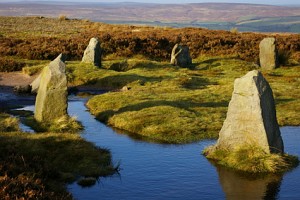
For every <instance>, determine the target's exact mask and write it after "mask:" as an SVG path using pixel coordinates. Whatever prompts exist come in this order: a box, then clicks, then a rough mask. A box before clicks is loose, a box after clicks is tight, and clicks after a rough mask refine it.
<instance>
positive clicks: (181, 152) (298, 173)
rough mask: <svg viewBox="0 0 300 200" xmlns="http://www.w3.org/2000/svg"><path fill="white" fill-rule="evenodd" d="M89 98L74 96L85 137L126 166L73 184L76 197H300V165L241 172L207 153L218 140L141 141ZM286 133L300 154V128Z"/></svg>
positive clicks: (288, 147)
mask: <svg viewBox="0 0 300 200" xmlns="http://www.w3.org/2000/svg"><path fill="white" fill-rule="evenodd" d="M84 103H85V99H82V98H75V99H74V97H73V98H72V99H71V100H70V101H69V110H68V112H69V114H70V115H72V116H77V118H78V120H79V121H81V122H82V124H83V125H84V126H85V130H84V131H83V133H82V137H83V138H85V139H86V140H88V141H91V142H93V143H94V144H96V145H97V146H100V147H104V148H107V149H109V150H110V151H111V153H112V158H113V160H114V163H115V164H117V163H120V168H121V170H120V174H117V175H114V176H112V177H106V178H100V180H99V182H98V183H97V184H96V185H95V186H92V187H89V188H81V187H80V186H79V185H77V184H76V183H74V184H71V185H69V186H68V190H69V191H70V192H71V193H72V194H73V196H74V198H75V199H78V200H94V199H109V200H119V199H122V200H125V199H128V200H135V199H136V200H148V199H153V200H154V199H155V200H159V199H163V200H166V199H172V200H173V199H187V200H190V199H225V198H227V199H300V187H299V184H298V183H299V179H300V167H298V168H296V169H294V170H293V171H291V172H288V173H286V174H284V175H283V176H279V177H278V176H269V177H265V178H261V179H256V180H253V177H252V178H245V177H241V176H239V175H238V174H236V173H233V172H231V171H228V170H226V169H224V168H220V167H215V166H214V165H212V164H211V163H210V162H209V161H208V160H207V159H206V158H205V157H204V156H202V155H201V151H202V150H203V149H204V148H205V147H206V146H208V145H210V144H213V143H214V142H215V141H213V140H208V141H201V142H197V143H193V144H185V145H170V144H155V143H149V142H145V141H140V140H136V139H133V138H131V137H129V136H127V135H125V134H120V133H117V132H116V131H114V130H113V129H112V128H110V127H108V126H106V125H104V124H102V123H100V122H99V121H97V120H95V119H94V116H92V115H91V114H90V113H89V112H88V111H87V108H86V107H85V106H84ZM25 109H29V110H32V109H33V106H28V107H26V108H25ZM281 133H282V137H283V140H284V145H285V151H286V152H287V153H289V154H293V155H297V156H300V145H299V141H300V127H283V128H281Z"/></svg>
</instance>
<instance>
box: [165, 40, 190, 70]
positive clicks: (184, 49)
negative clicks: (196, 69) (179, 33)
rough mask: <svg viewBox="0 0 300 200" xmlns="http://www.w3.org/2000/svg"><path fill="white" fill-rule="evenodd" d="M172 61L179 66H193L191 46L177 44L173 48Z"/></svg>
mask: <svg viewBox="0 0 300 200" xmlns="http://www.w3.org/2000/svg"><path fill="white" fill-rule="evenodd" d="M170 63H171V64H172V65H175V66H179V67H185V68H192V58H191V56H190V51H189V47H188V46H186V45H179V44H176V45H175V46H174V47H173V49H172V54H171V62H170Z"/></svg>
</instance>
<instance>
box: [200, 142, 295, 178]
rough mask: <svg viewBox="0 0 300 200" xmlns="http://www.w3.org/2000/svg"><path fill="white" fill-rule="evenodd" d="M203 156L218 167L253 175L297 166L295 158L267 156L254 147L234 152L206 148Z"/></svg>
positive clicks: (244, 147) (248, 146) (240, 148)
mask: <svg viewBox="0 0 300 200" xmlns="http://www.w3.org/2000/svg"><path fill="white" fill-rule="evenodd" d="M203 154H204V155H205V156H206V157H207V158H208V159H212V160H214V161H215V162H216V163H217V164H219V165H222V166H225V167H228V168H232V169H234V170H237V171H241V172H246V173H254V174H259V173H260V174H263V173H283V172H286V171H289V170H291V169H293V168H294V167H296V166H298V164H299V160H298V158H297V157H295V156H291V155H288V154H283V155H281V154H268V153H266V152H265V151H264V150H263V149H262V148H260V147H258V146H255V145H244V146H239V147H236V148H235V149H234V150H229V149H221V148H215V147H213V146H211V147H208V148H206V149H205V150H204V151H203Z"/></svg>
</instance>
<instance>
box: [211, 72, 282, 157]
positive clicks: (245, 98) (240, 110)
mask: <svg viewBox="0 0 300 200" xmlns="http://www.w3.org/2000/svg"><path fill="white" fill-rule="evenodd" d="M247 144H249V145H258V146H260V147H261V148H263V149H264V150H265V152H267V153H283V152H284V149H283V141H282V138H281V134H280V130H279V126H278V123H277V118H276V110H275V103H274V98H273V92H272V89H271V87H270V85H269V83H268V82H267V81H266V80H265V78H264V77H263V76H262V74H261V73H260V72H258V71H257V70H253V71H251V72H248V73H247V74H246V75H245V76H243V77H241V78H238V79H236V80H235V82H234V91H233V94H232V98H231V101H230V103H229V107H228V112H227V117H226V120H225V121H224V124H223V127H222V129H221V131H220V133H219V139H218V142H217V144H216V147H217V148H218V147H220V148H223V147H224V148H227V149H234V148H235V147H238V146H243V145H247Z"/></svg>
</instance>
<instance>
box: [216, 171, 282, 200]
mask: <svg viewBox="0 0 300 200" xmlns="http://www.w3.org/2000/svg"><path fill="white" fill-rule="evenodd" d="M216 168H217V172H218V174H219V180H220V184H221V186H222V189H223V191H224V193H225V195H226V199H230V200H241V199H242V200H248V199H249V200H250V199H251V200H252V199H277V195H278V193H279V190H280V185H281V180H282V175H274V174H272V175H269V176H266V177H261V178H254V177H247V176H243V175H241V174H238V173H236V172H234V171H231V170H229V169H226V168H225V167H221V166H216Z"/></svg>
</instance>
